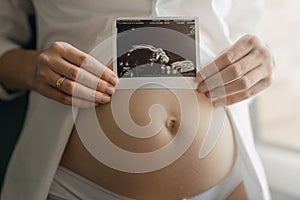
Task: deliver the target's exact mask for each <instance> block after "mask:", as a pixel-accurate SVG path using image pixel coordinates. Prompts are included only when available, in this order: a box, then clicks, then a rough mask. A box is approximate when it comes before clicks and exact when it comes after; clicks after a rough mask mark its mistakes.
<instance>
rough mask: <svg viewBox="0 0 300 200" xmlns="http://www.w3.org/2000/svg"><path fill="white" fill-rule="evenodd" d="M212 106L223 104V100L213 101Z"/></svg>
mask: <svg viewBox="0 0 300 200" xmlns="http://www.w3.org/2000/svg"><path fill="white" fill-rule="evenodd" d="M213 106H214V107H221V106H224V102H223V101H215V102H213Z"/></svg>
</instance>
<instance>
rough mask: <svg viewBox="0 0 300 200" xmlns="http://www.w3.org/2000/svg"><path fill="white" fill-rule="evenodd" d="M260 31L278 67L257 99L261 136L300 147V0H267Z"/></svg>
mask: <svg viewBox="0 0 300 200" xmlns="http://www.w3.org/2000/svg"><path fill="white" fill-rule="evenodd" d="M259 35H260V36H261V38H262V39H263V41H266V43H267V44H268V45H269V46H270V47H271V49H272V51H273V54H274V57H275V58H276V59H275V60H276V69H275V72H274V73H275V74H274V82H273V85H272V86H271V87H270V88H269V89H268V90H267V91H266V92H264V93H263V94H261V95H259V97H258V98H257V101H256V103H257V104H256V108H257V111H256V112H257V113H256V114H257V115H256V117H257V126H258V127H257V130H258V138H259V140H261V141H263V142H267V143H269V144H274V145H278V146H281V147H285V148H289V149H292V150H297V151H300V108H299V103H300V89H299V88H300V1H299V0H267V1H266V4H265V10H264V14H263V18H262V21H261V23H260V28H259Z"/></svg>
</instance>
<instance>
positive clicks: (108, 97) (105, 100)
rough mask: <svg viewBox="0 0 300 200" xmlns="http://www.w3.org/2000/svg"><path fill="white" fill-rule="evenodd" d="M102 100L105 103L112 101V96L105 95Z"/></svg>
mask: <svg viewBox="0 0 300 200" xmlns="http://www.w3.org/2000/svg"><path fill="white" fill-rule="evenodd" d="M102 100H103V102H104V103H108V102H110V96H108V95H104V96H103V97H102Z"/></svg>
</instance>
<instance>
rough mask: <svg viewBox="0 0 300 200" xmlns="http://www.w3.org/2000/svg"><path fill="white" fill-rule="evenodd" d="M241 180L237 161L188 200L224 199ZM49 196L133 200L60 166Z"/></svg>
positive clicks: (76, 199)
mask: <svg viewBox="0 0 300 200" xmlns="http://www.w3.org/2000/svg"><path fill="white" fill-rule="evenodd" d="M241 182H242V179H241V174H240V170H239V167H238V161H237V162H236V163H235V165H234V167H233V168H232V170H231V171H230V173H229V174H228V175H227V176H226V177H225V178H224V179H223V180H222V181H221V182H220V183H219V184H218V185H216V186H214V187H212V188H211V189H209V190H208V191H206V192H204V193H202V194H200V195H198V196H195V197H192V198H188V200H215V199H218V200H225V199H226V198H227V197H228V196H229V195H230V194H231V193H232V192H233V191H234V189H235V188H236V187H237V186H238V185H239V184H240V183H241ZM49 197H51V198H53V199H57V200H99V199H101V200H133V199H131V198H127V197H124V196H120V195H118V194H115V193H113V192H111V191H109V190H106V189H104V188H102V187H101V186H99V185H97V184H95V183H93V182H91V181H90V180H88V179H86V178H84V177H82V176H80V175H78V174H76V173H74V172H72V171H70V170H68V169H67V168H65V167H62V166H59V167H58V169H57V171H56V174H55V177H54V179H53V182H52V185H51V188H50V191H49Z"/></svg>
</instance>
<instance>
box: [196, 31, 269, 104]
mask: <svg viewBox="0 0 300 200" xmlns="http://www.w3.org/2000/svg"><path fill="white" fill-rule="evenodd" d="M273 67H274V62H273V58H272V55H271V53H270V51H269V50H268V48H267V47H266V46H265V45H264V44H263V43H262V42H261V41H260V40H259V39H258V38H257V37H256V36H252V35H245V36H243V37H242V38H241V39H239V40H238V41H237V42H236V43H235V44H234V45H233V46H232V47H230V48H229V49H227V50H226V51H224V52H223V53H222V54H221V55H220V56H218V57H217V58H216V59H215V60H214V61H213V62H212V63H210V64H208V65H207V66H205V67H204V68H202V69H200V71H199V73H198V74H197V78H198V80H199V82H200V83H199V87H198V91H199V92H201V93H205V94H206V96H208V97H210V98H212V99H213V103H214V105H215V106H225V105H231V104H234V103H237V102H239V101H242V100H244V99H248V98H250V97H252V96H254V95H255V94H257V93H259V92H260V91H262V90H264V89H265V88H267V87H268V86H269V85H270V84H271V82H272V70H273Z"/></svg>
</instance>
